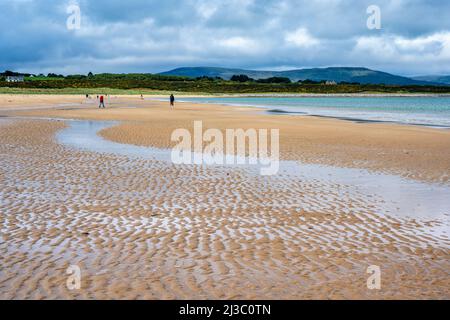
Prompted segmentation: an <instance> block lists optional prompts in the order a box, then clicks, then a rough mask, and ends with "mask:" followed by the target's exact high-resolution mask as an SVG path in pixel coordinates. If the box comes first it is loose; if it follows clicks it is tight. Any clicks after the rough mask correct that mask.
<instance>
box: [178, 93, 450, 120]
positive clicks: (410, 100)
mask: <svg viewBox="0 0 450 320" xmlns="http://www.w3.org/2000/svg"><path fill="white" fill-rule="evenodd" d="M180 101H189V102H199V103H213V104H225V105H233V106H254V107H261V108H265V109H268V110H272V111H274V112H284V113H293V114H299V115H316V116H328V117H336V118H348V119H353V120H364V121H389V122H399V123H405V124H417V125H426V126H437V127H450V96H445V97H442V96H440V97H437V96H436V97H431V96H420V97H417V96H416V97H372V96H371V97H334V96H333V97H323V96H322V97H223V98H182V99H181V100H180Z"/></svg>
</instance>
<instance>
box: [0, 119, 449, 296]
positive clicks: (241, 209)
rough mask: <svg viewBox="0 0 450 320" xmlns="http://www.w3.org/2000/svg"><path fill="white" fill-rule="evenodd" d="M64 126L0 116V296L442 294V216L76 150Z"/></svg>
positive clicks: (281, 182)
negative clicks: (65, 140) (59, 138)
mask: <svg viewBox="0 0 450 320" xmlns="http://www.w3.org/2000/svg"><path fill="white" fill-rule="evenodd" d="M111 112H112V113H114V112H113V111H111ZM59 113H61V112H59ZM66 126H67V124H66V123H65V122H63V121H45V120H7V121H3V120H0V141H1V144H0V212H1V214H0V228H1V230H0V231H1V233H0V265H1V267H2V268H1V270H0V298H2V299H11V298H12V299H21V298H27V299H30V298H33V299H52V298H64V299H65V298H67V299H72V298H76V299H84V298H98V299H126V298H129V299H174V298H177V299H231V298H235V299H241V298H247V299H311V298H314V299H317V298H325V299H340V298H349V299H365V298H368V299H374V298H383V299H393V298H407V299H411V298H413V299H430V298H438V299H449V298H450V277H449V270H450V259H449V258H450V255H449V254H450V240H449V237H448V233H444V235H436V234H434V233H432V232H431V231H430V230H431V227H443V228H448V225H445V223H446V221H440V220H433V219H418V218H417V219H416V218H401V217H396V216H391V215H383V214H380V212H378V210H377V209H378V208H379V207H380V205H382V204H380V200H379V199H374V198H371V197H370V195H359V194H357V193H356V194H355V193H350V192H347V190H348V186H345V185H329V184H327V183H326V182H323V181H319V180H317V181H307V182H305V181H302V180H298V179H293V178H292V177H290V176H289V175H283V174H280V175H278V176H275V177H262V176H258V175H252V174H250V173H249V172H246V170H245V169H229V168H211V167H199V166H174V165H171V164H169V163H167V162H162V161H155V160H145V159H136V158H129V157H126V156H118V155H112V154H100V153H95V152H88V151H80V150H76V149H73V148H69V147H66V146H62V145H60V144H58V143H57V142H56V140H55V135H56V134H57V132H59V131H60V130H63V129H64V128H65V127H66ZM324 190H326V191H324ZM381 202H382V201H381ZM448 218H449V216H448V215H447V221H448ZM447 231H448V230H446V232H447ZM69 265H78V266H80V268H81V272H82V282H81V289H80V290H75V291H70V290H68V289H67V287H66V280H67V275H66V268H67V267H68V266H69ZM370 265H378V266H380V267H381V271H382V289H381V290H379V291H378V290H375V291H370V290H368V289H367V287H366V280H367V277H368V276H369V275H368V274H366V268H367V267H368V266H370Z"/></svg>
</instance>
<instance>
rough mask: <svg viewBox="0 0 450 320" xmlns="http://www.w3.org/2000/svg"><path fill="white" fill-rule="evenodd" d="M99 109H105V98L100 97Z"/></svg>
mask: <svg viewBox="0 0 450 320" xmlns="http://www.w3.org/2000/svg"><path fill="white" fill-rule="evenodd" d="M98 107H99V108H105V98H104V97H103V96H100V105H99V106H98Z"/></svg>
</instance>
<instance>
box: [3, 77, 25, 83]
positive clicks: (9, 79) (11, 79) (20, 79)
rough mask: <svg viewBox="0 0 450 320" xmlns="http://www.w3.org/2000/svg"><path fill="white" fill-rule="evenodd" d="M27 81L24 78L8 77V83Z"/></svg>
mask: <svg viewBox="0 0 450 320" xmlns="http://www.w3.org/2000/svg"><path fill="white" fill-rule="evenodd" d="M24 80H25V77H24V76H7V77H6V82H23V81H24Z"/></svg>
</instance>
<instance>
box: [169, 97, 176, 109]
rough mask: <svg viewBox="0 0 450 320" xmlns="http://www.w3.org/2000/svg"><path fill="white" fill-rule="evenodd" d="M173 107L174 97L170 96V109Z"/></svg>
mask: <svg viewBox="0 0 450 320" xmlns="http://www.w3.org/2000/svg"><path fill="white" fill-rule="evenodd" d="M174 105H175V97H174V95H173V94H171V95H170V107H171V108H172V109H173V107H174Z"/></svg>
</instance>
